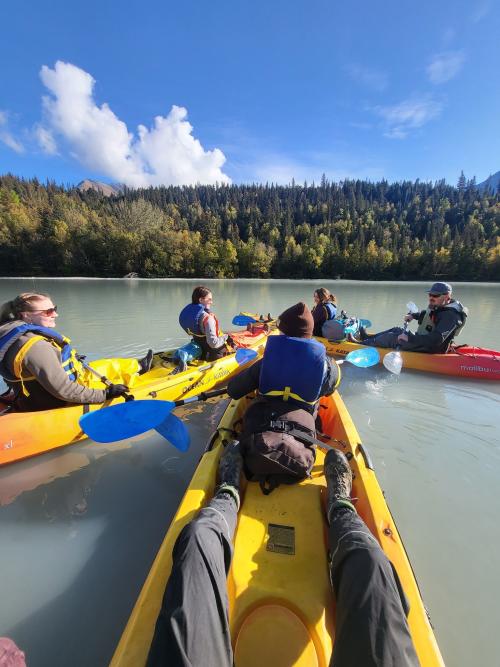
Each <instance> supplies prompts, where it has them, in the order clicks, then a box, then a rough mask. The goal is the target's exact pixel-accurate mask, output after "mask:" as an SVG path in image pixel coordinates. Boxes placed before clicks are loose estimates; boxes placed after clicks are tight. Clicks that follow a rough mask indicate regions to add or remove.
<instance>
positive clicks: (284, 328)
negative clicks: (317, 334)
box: [278, 301, 314, 338]
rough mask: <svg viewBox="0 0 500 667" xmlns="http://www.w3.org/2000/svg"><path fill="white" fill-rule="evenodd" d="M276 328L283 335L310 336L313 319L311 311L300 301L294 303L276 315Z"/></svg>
mask: <svg viewBox="0 0 500 667" xmlns="http://www.w3.org/2000/svg"><path fill="white" fill-rule="evenodd" d="M278 329H279V330H280V331H281V332H282V333H284V334H285V336H292V337H294V338H312V335H313V329H314V320H313V316H312V313H311V311H310V310H309V308H308V307H307V306H306V304H305V303H303V302H302V301H301V302H300V303H296V304H295V306H291V307H290V308H287V309H286V310H285V311H283V312H282V313H281V315H280V316H279V317H278Z"/></svg>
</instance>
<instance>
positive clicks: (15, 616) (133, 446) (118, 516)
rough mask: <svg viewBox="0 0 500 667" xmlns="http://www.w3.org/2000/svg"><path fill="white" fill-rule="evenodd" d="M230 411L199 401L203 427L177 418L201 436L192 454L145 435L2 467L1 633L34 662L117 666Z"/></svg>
mask: <svg viewBox="0 0 500 667" xmlns="http://www.w3.org/2000/svg"><path fill="white" fill-rule="evenodd" d="M223 409H224V402H220V403H218V404H217V405H208V406H199V407H198V406H197V410H196V417H197V419H196V422H194V421H193V418H192V414H193V412H194V410H193V409H190V410H188V409H187V408H186V409H184V410H182V409H181V410H178V411H177V414H178V415H179V416H180V417H182V418H183V420H184V421H186V423H187V424H188V427H189V429H190V432H191V434H192V439H193V444H192V447H191V449H190V450H189V451H188V452H187V453H186V454H182V455H180V454H179V452H178V451H177V450H175V449H174V448H173V447H171V446H170V445H169V444H168V443H166V442H165V441H164V440H163V439H161V438H160V437H159V436H158V435H153V434H145V435H143V436H140V437H137V438H134V439H133V440H129V441H126V442H122V443H116V444H115V445H98V444H95V443H90V442H89V441H86V442H84V443H82V444H77V445H72V446H71V447H70V448H67V449H66V450H61V451H59V452H54V453H51V454H46V455H44V456H41V457H37V458H34V459H31V460H29V461H24V462H21V463H18V464H14V465H11V466H8V467H5V468H3V469H1V470H0V502H1V505H2V507H0V525H1V531H2V549H0V571H1V572H2V604H1V605H0V629H1V631H0V634H3V635H7V636H9V637H12V638H15V640H16V642H17V643H18V645H19V646H21V647H22V648H23V649H24V650H25V652H26V656H27V661H28V665H29V667H36V666H37V665H38V666H40V667H46V666H47V665H51V666H54V667H56V666H57V667H59V666H61V667H63V666H64V667H66V666H67V665H72V666H76V667H78V666H81V667H84V666H85V667H87V666H88V665H92V666H94V665H96V666H98V665H106V664H108V662H109V659H110V657H111V655H112V653H113V649H114V647H115V645H116V643H117V641H118V639H119V637H120V634H121V630H122V628H123V626H124V624H125V622H126V620H127V618H128V615H129V614H130V611H131V608H132V606H133V604H134V602H135V599H136V597H137V595H138V593H139V590H140V588H141V586H142V584H143V582H144V578H145V576H146V574H147V572H148V570H149V567H150V566H151V563H152V560H153V558H154V556H155V554H156V551H157V550H158V547H159V545H160V543H161V540H162V538H163V536H164V533H165V531H166V529H167V527H168V525H169V523H170V521H171V519H172V517H173V514H174V513H175V510H176V508H177V506H178V504H179V502H180V500H181V498H182V495H183V493H184V490H185V488H186V486H187V484H188V482H189V480H190V478H191V476H192V473H193V470H194V467H195V466H196V463H197V462H198V460H199V457H200V455H201V453H202V451H203V449H204V446H205V442H206V440H207V439H208V437H209V435H210V434H211V432H212V431H213V430H214V429H215V426H216V424H217V421H218V419H219V418H220V414H221V412H222V411H223ZM203 412H205V413H206V414H203ZM6 600H8V604H5V601H6Z"/></svg>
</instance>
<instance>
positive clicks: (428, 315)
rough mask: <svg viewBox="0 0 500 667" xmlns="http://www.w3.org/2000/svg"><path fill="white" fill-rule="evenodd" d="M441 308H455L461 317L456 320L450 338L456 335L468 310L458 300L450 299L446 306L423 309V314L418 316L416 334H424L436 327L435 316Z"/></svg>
mask: <svg viewBox="0 0 500 667" xmlns="http://www.w3.org/2000/svg"><path fill="white" fill-rule="evenodd" d="M441 310H455V311H456V312H457V313H458V314H459V315H460V317H461V319H460V320H459V321H458V323H457V326H456V328H455V330H454V331H453V335H452V338H455V336H458V335H459V333H460V332H461V331H462V329H463V328H464V326H465V320H466V319H467V314H468V310H467V308H465V306H463V305H462V304H461V303H460V301H451V302H450V303H447V304H446V306H440V307H439V308H427V309H426V310H425V311H423V313H424V315H423V317H422V319H420V318H419V320H420V321H419V325H418V329H417V334H420V335H422V336H425V335H427V334H430V333H432V331H434V329H435V328H436V317H437V314H438V312H439V311H441Z"/></svg>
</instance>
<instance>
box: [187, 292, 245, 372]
mask: <svg viewBox="0 0 500 667" xmlns="http://www.w3.org/2000/svg"><path fill="white" fill-rule="evenodd" d="M212 304H213V297H212V292H211V291H210V290H209V289H208V287H203V285H199V286H198V287H195V288H194V290H193V294H192V295H191V303H189V304H188V305H187V306H185V307H184V308H183V309H182V310H181V314H180V315H179V324H180V325H181V327H182V328H183V329H184V331H185V332H186V333H187V334H188V335H189V336H192V337H193V341H194V342H195V343H198V345H199V346H200V347H201V349H202V350H203V359H205V361H215V360H216V359H221V358H222V357H225V356H226V355H227V354H232V353H233V352H234V349H233V347H234V346H233V341H232V338H231V336H229V335H228V334H225V333H223V332H222V331H221V329H220V326H219V322H218V320H217V318H216V317H215V315H214V313H212V312H211V308H212Z"/></svg>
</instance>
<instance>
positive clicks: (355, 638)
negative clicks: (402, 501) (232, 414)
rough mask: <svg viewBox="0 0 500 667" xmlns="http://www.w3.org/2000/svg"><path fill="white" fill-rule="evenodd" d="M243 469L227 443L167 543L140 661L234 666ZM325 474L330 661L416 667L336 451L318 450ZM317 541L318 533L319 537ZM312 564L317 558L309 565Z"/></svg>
mask: <svg viewBox="0 0 500 667" xmlns="http://www.w3.org/2000/svg"><path fill="white" fill-rule="evenodd" d="M243 465H244V464H243V457H242V456H241V452H240V443H239V442H238V441H232V442H230V443H229V444H228V445H226V447H225V449H224V452H223V454H222V456H221V458H220V461H219V469H218V485H217V486H216V489H215V494H214V497H213V498H212V499H211V500H210V502H208V504H207V506H206V507H204V508H203V509H202V510H201V511H200V512H199V513H198V515H197V516H196V517H195V518H194V519H193V520H192V521H191V522H190V523H188V524H187V525H186V526H184V528H183V529H182V531H181V532H180V534H179V537H178V538H177V540H176V543H175V546H174V548H173V551H172V558H173V562H172V570H171V574H170V577H169V580H168V582H167V585H166V588H165V593H164V596H163V601H162V606H161V609H160V613H159V616H158V619H157V621H156V627H155V632H154V636H153V640H152V643H151V646H150V650H149V655H148V659H147V663H146V664H147V666H148V667H164V665H169V667H187V665H190V667H209V666H210V667H233V664H234V663H233V659H234V656H233V649H232V645H231V629H230V624H229V604H228V593H227V576H228V573H229V569H230V567H231V560H232V555H233V537H234V533H235V528H236V523H237V519H238V510H239V507H240V478H241V472H242V469H243ZM324 475H325V479H326V484H327V502H326V523H327V525H328V543H329V549H330V553H331V554H333V557H332V559H331V562H330V564H329V569H330V580H331V584H332V588H333V592H334V595H335V600H336V604H335V611H334V610H332V612H333V611H334V613H335V615H336V616H335V643H334V646H333V653H332V656H331V660H330V666H331V667H350V666H351V665H359V666H360V667H361V666H362V665H374V666H375V665H376V666H378V667H389V666H390V667H417V666H418V665H419V664H420V663H419V661H418V658H417V655H416V652H415V648H414V645H413V642H412V638H411V635H410V631H409V627H408V622H407V618H406V617H407V615H408V612H409V605H408V602H407V599H406V596H405V594H404V592H403V589H402V586H401V582H400V581H399V578H398V576H397V574H396V571H395V570H394V568H393V566H392V565H391V563H390V561H389V560H388V559H387V557H386V555H385V554H384V552H383V551H382V549H381V547H380V545H379V543H378V542H377V540H376V539H375V538H374V537H373V535H372V534H371V532H370V530H369V529H368V527H367V526H366V524H365V523H364V522H363V520H362V519H361V518H360V517H359V516H358V514H357V513H356V510H355V508H354V505H353V504H352V502H351V497H350V496H351V487H352V472H351V469H350V467H349V463H348V461H347V459H346V457H345V456H344V454H342V452H340V451H338V450H336V449H332V450H331V451H329V452H328V453H327V455H326V457H325V463H324ZM318 502H319V496H318ZM322 539H323V534H320V535H318V540H322ZM257 566H258V565H256V567H257ZM314 567H317V564H316V563H311V568H314ZM305 576H307V574H306V575H305ZM304 585H307V582H306V580H304Z"/></svg>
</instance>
